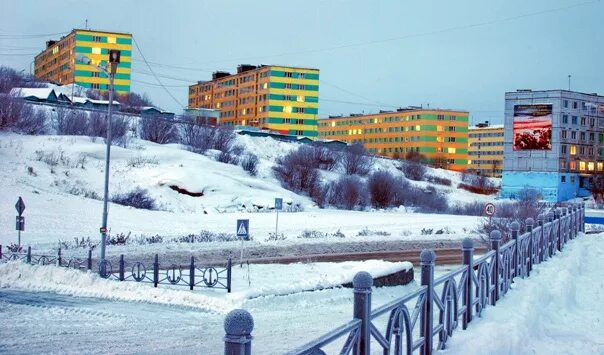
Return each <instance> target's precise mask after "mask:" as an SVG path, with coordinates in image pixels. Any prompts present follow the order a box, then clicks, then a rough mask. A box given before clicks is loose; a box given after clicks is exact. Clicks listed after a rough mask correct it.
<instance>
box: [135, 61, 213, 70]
mask: <svg viewBox="0 0 604 355" xmlns="http://www.w3.org/2000/svg"><path fill="white" fill-rule="evenodd" d="M132 60H134V61H135V62H141V63H142V62H143V61H142V60H139V59H132ZM148 63H149V64H153V65H155V66H156V67H162V68H173V69H180V70H189V71H201V72H206V73H212V72H214V71H215V70H212V69H207V68H193V67H185V66H180V65H172V64H163V63H157V62H148Z"/></svg>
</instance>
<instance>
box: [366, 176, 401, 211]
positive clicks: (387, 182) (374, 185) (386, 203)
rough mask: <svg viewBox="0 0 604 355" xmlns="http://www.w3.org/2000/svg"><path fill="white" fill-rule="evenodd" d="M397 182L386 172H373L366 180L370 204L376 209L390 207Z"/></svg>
mask: <svg viewBox="0 0 604 355" xmlns="http://www.w3.org/2000/svg"><path fill="white" fill-rule="evenodd" d="M398 183H399V181H398V180H397V179H396V178H395V177H394V176H393V175H392V174H390V173H389V172H388V171H383V170H380V171H375V172H373V173H372V174H371V175H370V176H369V178H368V179H367V188H368V190H369V197H370V198H371V204H372V205H373V206H374V207H376V208H386V207H390V206H391V204H392V202H393V200H394V197H395V194H396V190H397V185H398Z"/></svg>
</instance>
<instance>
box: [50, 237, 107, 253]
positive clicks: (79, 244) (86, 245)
mask: <svg viewBox="0 0 604 355" xmlns="http://www.w3.org/2000/svg"><path fill="white" fill-rule="evenodd" d="M97 245H99V242H98V241H96V242H93V241H92V240H91V239H90V237H88V238H84V237H82V238H80V239H78V237H75V238H73V242H67V241H62V240H59V247H60V248H61V249H64V250H67V249H92V250H94V248H96V247H97Z"/></svg>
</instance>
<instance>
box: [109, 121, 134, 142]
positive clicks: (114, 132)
mask: <svg viewBox="0 0 604 355" xmlns="http://www.w3.org/2000/svg"><path fill="white" fill-rule="evenodd" d="M129 130H130V122H129V120H128V118H127V117H126V116H112V117H111V144H116V145H119V146H121V147H126V146H127V145H128V131H129ZM105 136H106V135H105Z"/></svg>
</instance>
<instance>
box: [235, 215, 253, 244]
mask: <svg viewBox="0 0 604 355" xmlns="http://www.w3.org/2000/svg"><path fill="white" fill-rule="evenodd" d="M237 236H238V237H243V239H245V240H247V239H249V236H250V220H249V219H238V220H237Z"/></svg>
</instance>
